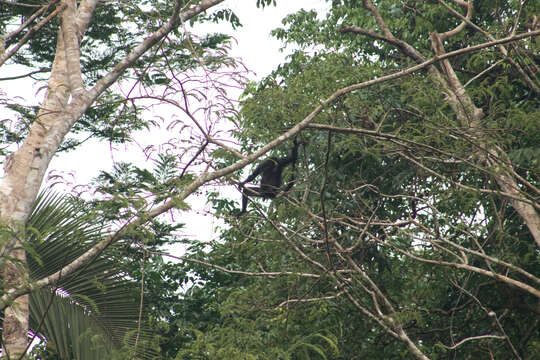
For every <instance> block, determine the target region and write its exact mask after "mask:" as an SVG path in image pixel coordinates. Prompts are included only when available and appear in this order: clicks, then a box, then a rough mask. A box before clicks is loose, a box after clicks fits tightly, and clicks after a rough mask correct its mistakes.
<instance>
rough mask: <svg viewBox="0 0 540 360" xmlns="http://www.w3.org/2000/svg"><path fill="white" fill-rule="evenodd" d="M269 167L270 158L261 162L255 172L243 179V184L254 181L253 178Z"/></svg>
mask: <svg viewBox="0 0 540 360" xmlns="http://www.w3.org/2000/svg"><path fill="white" fill-rule="evenodd" d="M267 167H268V160H266V161H263V162H262V163H260V164H259V166H257V167H256V168H255V170H253V172H252V173H251V174H250V175H249V176H248V177H247V178H246V180H244V181H242V183H241V185H242V186H244V184H246V183H248V182H250V181H253V179H255V178H256V177H257V176H259V174H260V173H262V172H263V171H264V169H266V168H267Z"/></svg>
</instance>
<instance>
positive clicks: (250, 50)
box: [0, 0, 330, 240]
mask: <svg viewBox="0 0 540 360" xmlns="http://www.w3.org/2000/svg"><path fill="white" fill-rule="evenodd" d="M255 3H256V1H255V0H227V1H225V3H224V5H223V6H227V7H230V8H232V9H233V11H234V12H235V13H236V14H237V15H238V17H239V18H240V21H241V22H242V24H243V27H240V28H237V29H236V30H232V28H231V27H230V26H229V25H227V24H218V25H207V26H208V28H210V29H212V31H214V32H224V33H229V34H230V35H233V36H234V38H235V39H236V41H237V43H236V44H233V48H232V52H231V53H232V55H233V56H234V57H240V58H242V61H243V63H244V64H245V65H246V66H247V68H248V69H249V70H251V71H253V72H254V73H256V78H257V79H260V78H262V77H264V76H266V75H267V74H269V73H270V72H271V71H272V70H273V69H274V68H276V67H277V65H279V64H280V63H281V62H283V60H284V58H285V56H286V55H288V54H289V53H290V52H291V51H287V52H285V53H281V52H279V49H280V47H281V46H282V44H281V43H280V42H279V41H278V40H275V39H273V38H271V37H270V31H271V30H273V29H275V28H277V27H280V26H282V24H281V20H282V18H283V17H285V16H286V15H287V14H290V13H292V12H295V11H297V10H299V9H301V8H303V9H306V10H310V9H316V10H317V12H318V13H324V12H325V11H326V10H327V9H328V8H329V6H330V5H329V4H328V3H326V2H325V1H324V0H278V1H277V3H278V6H277V7H272V6H270V7H266V8H264V9H261V8H257V7H256V6H255ZM199 26H200V25H197V26H196V29H198V28H199ZM205 29H206V25H205ZM14 72H16V71H14V69H13V68H11V67H9V66H3V67H1V68H0V77H4V76H8V75H9V76H13V75H14ZM20 73H21V74H22V73H25V70H24V69H21V71H20ZM254 78H255V76H254ZM21 85H22V86H21ZM42 85H43V84H39V85H36V84H32V83H31V82H29V81H26V82H25V81H21V80H17V81H10V82H5V81H4V82H0V89H1V90H3V91H4V92H5V93H7V94H8V96H14V95H18V96H22V97H25V98H26V99H27V100H28V101H31V100H30V99H32V98H33V97H34V96H35V94H36V93H38V89H39V86H42ZM30 88H31V89H32V90H30ZM39 95H41V96H43V91H41V92H40V93H39ZM41 96H40V97H41ZM0 112H1V113H4V111H0ZM2 118H3V116H2ZM126 150H127V149H122V147H118V148H117V151H114V152H111V149H110V148H109V147H108V146H107V144H104V143H103V142H102V143H97V142H89V143H88V144H87V145H85V146H84V147H82V148H80V149H78V150H75V151H72V152H68V153H64V154H61V155H60V156H57V157H55V158H54V159H53V161H52V162H51V165H50V167H49V169H50V170H53V171H54V170H56V171H60V172H61V173H63V174H64V175H66V174H70V173H71V174H73V178H72V181H73V183H74V184H76V183H79V184H85V183H88V181H89V180H90V179H91V178H93V177H95V176H96V175H97V174H98V171H99V170H110V169H111V168H112V165H113V161H118V160H120V159H121V158H122V153H125V152H126ZM131 151H133V149H131ZM115 153H116V154H115ZM68 178H69V176H68ZM66 180H67V178H66ZM201 201H202V198H200V197H199V198H198V199H196V198H195V199H192V200H191V201H190V203H191V204H192V205H193V206H194V208H198V209H194V210H199V211H201V210H203V207H204V204H202V203H201ZM194 202H195V203H194ZM196 203H198V204H196ZM184 215H188V216H187V217H186V218H183V219H177V220H180V221H182V222H186V223H187V224H188V225H190V226H189V228H190V229H188V235H190V234H189V233H192V234H191V235H194V236H197V237H198V238H200V239H201V240H203V239H206V240H209V238H210V237H211V236H212V235H211V234H212V227H213V225H212V224H208V225H205V226H200V220H201V218H200V215H198V216H197V214H194V213H190V214H184ZM205 219H206V221H210V223H211V219H208V217H205Z"/></svg>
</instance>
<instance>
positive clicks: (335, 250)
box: [178, 1, 540, 359]
mask: <svg viewBox="0 0 540 360" xmlns="http://www.w3.org/2000/svg"><path fill="white" fill-rule="evenodd" d="M333 4H334V6H333V7H332V10H331V11H330V12H329V13H328V14H326V17H325V18H321V15H322V14H316V13H314V12H306V11H301V12H299V13H297V14H293V15H290V16H289V17H287V18H286V19H285V20H284V25H285V27H284V28H282V29H278V30H276V31H275V32H274V34H275V35H276V36H277V37H278V38H279V39H282V40H283V41H285V42H288V43H294V44H297V45H299V46H300V50H298V51H297V52H296V53H295V54H294V55H293V56H292V57H291V58H290V60H289V61H288V62H287V63H286V64H283V65H282V66H280V67H279V68H278V69H277V70H276V71H275V72H274V73H272V74H271V75H270V76H269V77H268V78H266V79H264V80H263V81H262V82H261V83H259V84H252V85H251V86H250V87H248V88H247V89H246V92H245V94H244V100H243V101H242V103H241V111H242V112H241V115H242V129H241V131H239V132H238V134H237V136H238V138H239V139H241V140H242V141H243V143H244V144H245V146H246V149H253V148H255V147H257V146H258V145H259V144H264V143H265V142H266V141H267V140H266V139H268V138H273V137H276V136H278V135H279V134H280V133H282V132H283V131H285V130H286V129H288V128H290V127H291V126H293V125H294V124H296V123H297V122H299V121H300V120H302V119H303V118H304V117H305V116H307V115H308V114H309V113H310V112H311V111H312V110H313V109H314V108H315V107H316V106H317V105H318V104H319V101H321V99H325V98H327V97H328V96H330V95H331V94H332V93H333V92H334V91H336V90H338V89H340V88H343V87H345V86H348V85H352V84H355V83H360V82H362V81H366V80H369V79H373V78H376V77H378V76H381V75H385V74H389V73H393V72H395V71H397V70H399V69H403V68H405V67H407V66H409V65H411V64H414V61H412V60H411V59H408V58H407V57H406V56H405V55H404V54H403V53H402V52H401V51H400V50H399V49H397V48H396V47H394V46H393V45H392V44H389V43H386V42H383V41H376V40H374V39H370V38H369V37H367V36H361V35H351V34H342V33H340V31H339V26H338V25H337V24H343V25H355V26H360V27H363V28H367V29H370V30H373V31H376V30H377V26H376V24H375V20H374V18H373V16H371V14H370V13H369V12H368V11H366V10H365V9H363V8H362V5H361V4H360V2H351V1H345V2H343V1H337V2H333ZM519 5H520V4H519V3H518V2H515V1H514V2H505V3H504V4H503V3H498V4H495V3H492V2H475V10H474V15H473V17H472V18H471V21H472V22H473V23H475V24H478V25H479V26H481V27H482V28H484V29H485V30H486V31H488V32H489V33H490V34H491V35H493V36H494V37H495V38H500V37H504V36H506V34H507V31H508V26H509V25H510V24H513V22H514V21H518V23H519V26H518V27H517V29H516V31H517V32H518V33H519V32H523V31H526V30H527V24H530V19H532V15H533V14H535V13H537V12H538V10H539V9H538V4H532V3H527V4H526V5H525V6H524V7H523V8H522V9H521V13H520V15H519V18H516V13H517V11H518V9H519ZM377 8H378V9H379V11H380V14H381V16H382V17H383V19H384V20H385V21H386V22H387V24H388V27H389V28H390V30H391V31H392V33H393V34H394V35H395V36H396V37H399V38H400V39H402V40H404V41H406V42H407V43H408V44H409V45H411V46H413V47H414V48H416V49H417V50H418V51H419V52H420V53H421V54H423V56H424V57H425V58H429V57H431V56H433V55H432V52H431V50H430V47H431V46H430V42H429V32H432V31H438V32H444V31H447V30H450V29H452V28H453V27H455V26H456V25H458V24H459V19H456V18H455V17H452V16H450V15H449V14H448V13H447V11H446V10H445V9H444V8H443V7H442V6H440V5H435V4H434V3H432V2H417V1H414V2H413V1H409V2H401V3H397V2H394V1H381V2H377ZM456 10H459V9H458V8H456ZM510 19H512V20H511V21H510ZM485 41H486V38H485V37H484V35H482V34H480V33H479V32H477V31H475V30H474V29H471V28H466V29H465V30H464V31H462V32H461V33H460V34H459V35H457V36H454V37H450V38H449V39H448V41H447V42H445V48H446V50H447V51H451V50H455V49H460V48H464V47H467V46H470V45H473V44H477V43H481V42H485ZM508 48H509V49H510V55H509V56H510V57H511V58H512V59H513V60H514V61H516V62H517V63H519V64H521V65H522V66H523V67H525V69H527V71H529V72H528V74H529V75H532V79H533V80H534V82H535V83H536V84H537V85H538V84H540V77H539V73H538V72H536V71H535V70H534V69H538V66H539V65H540V58H539V57H538V49H539V48H538V44H537V43H536V42H535V41H531V40H525V41H523V42H522V43H520V44H515V45H512V46H509V47H508ZM312 49H316V51H313V50H312ZM336 49H339V51H336ZM495 62H499V63H498V65H497V66H496V67H494V68H493V69H492V70H491V71H488V72H486V73H485V74H483V75H482V76H480V77H477V75H478V74H479V73H480V72H482V71H483V70H485V69H486V68H488V67H489V65H490V64H493V63H495ZM451 64H452V66H453V68H454V71H456V73H457V76H458V78H459V79H460V80H461V81H462V83H463V84H464V83H467V82H468V81H469V80H471V82H470V83H468V84H467V88H466V89H467V92H468V94H469V95H470V96H471V98H472V99H473V100H474V102H475V104H476V106H478V107H480V108H482V109H483V111H484V114H485V116H484V118H483V128H484V130H485V133H486V134H487V135H486V137H485V143H484V144H483V145H481V144H479V143H478V142H476V141H474V140H473V136H472V135H471V134H470V133H468V131H469V129H467V128H466V127H464V125H463V124H462V123H461V122H460V120H459V119H458V118H457V117H456V114H455V113H454V112H453V109H452V108H451V106H449V105H448V102H447V101H446V99H445V96H444V95H443V93H442V91H441V90H437V89H436V87H435V86H434V82H433V79H432V78H431V77H430V76H429V75H427V74H426V73H425V72H418V73H416V74H414V75H410V76H407V77H403V78H401V79H399V80H394V81H392V82H387V83H381V84H380V85H375V86H371V87H369V88H367V89H363V90H359V91H357V92H354V93H351V94H347V95H346V96H342V97H340V98H339V99H337V100H336V101H334V102H333V103H332V104H331V105H329V106H327V107H326V108H325V109H324V111H323V112H322V113H321V114H320V115H318V116H317V118H316V120H315V122H316V123H317V124H320V125H327V126H332V127H334V128H338V129H345V130H346V129H363V130H367V131H366V132H364V133H360V132H359V133H356V134H347V133H346V131H345V130H342V131H340V130H335V131H330V132H329V131H325V130H322V129H320V128H313V127H312V128H309V129H307V130H305V131H303V132H302V133H301V135H300V137H301V138H302V139H304V140H305V141H306V142H307V145H306V146H305V147H303V148H302V151H301V154H300V159H301V160H300V164H299V174H298V178H299V179H301V180H299V181H298V182H297V184H296V185H295V187H294V189H293V190H292V191H291V192H290V193H289V194H288V195H287V196H285V197H283V198H280V199H276V200H274V201H272V202H271V203H269V202H266V203H263V202H257V206H256V207H254V208H253V209H254V210H252V213H251V216H245V217H244V218H242V219H241V220H240V221H238V222H237V221H235V220H232V218H229V219H231V220H230V221H231V222H230V227H229V228H226V229H225V230H223V233H222V234H221V237H220V241H219V242H216V243H213V244H211V247H210V249H207V248H206V249H205V251H203V249H202V248H201V247H197V246H195V247H194V248H192V249H191V253H192V254H193V255H192V256H194V257H195V258H196V259H200V260H204V261H206V262H208V263H212V264H218V265H221V266H224V267H226V268H228V269H231V270H243V271H248V272H254V273H261V272H263V273H264V272H278V273H282V274H281V275H274V276H270V275H266V276H264V274H261V276H259V277H250V276H240V275H230V276H231V278H230V279H229V280H227V281H223V280H221V278H217V277H218V276H219V277H222V276H223V275H219V273H218V272H216V273H213V272H211V273H208V269H206V268H204V267H201V266H199V265H193V266H189V267H188V269H190V270H191V271H193V272H195V273H196V274H197V275H198V277H197V278H198V279H199V281H200V282H201V283H199V282H196V283H195V284H193V285H192V288H191V289H190V290H189V291H188V292H187V293H186V299H185V300H184V303H185V304H186V305H187V304H190V303H191V302H192V301H194V300H195V299H200V294H205V296H204V297H205V298H206V300H205V301H204V302H203V304H200V305H199V309H200V312H206V313H208V311H211V313H212V314H214V316H215V317H214V319H215V323H214V324H209V323H208V322H207V321H205V322H203V323H202V324H201V323H200V322H198V320H197V319H193V318H192V317H191V316H189V317H186V318H185V319H187V320H189V321H190V324H192V325H191V326H194V327H196V330H193V336H194V341H193V342H192V343H190V344H189V347H187V350H181V351H180V353H179V354H181V355H179V356H178V359H195V358H204V359H245V358H249V359H251V358H253V359H304V358H306V359H307V358H311V359H317V358H326V359H360V358H370V359H375V358H377V359H401V358H404V357H408V356H411V354H410V353H409V355H406V354H407V353H408V348H407V345H406V344H405V343H404V342H401V341H398V340H396V339H395V337H393V336H392V335H390V332H391V331H388V330H385V329H384V326H380V324H381V322H382V323H383V324H384V325H388V322H385V321H387V320H385V316H384V315H388V314H391V315H390V316H391V317H393V318H394V319H395V320H396V321H397V322H399V323H400V325H401V327H402V329H404V331H405V332H406V333H407V334H408V336H409V337H410V339H411V340H412V341H413V342H414V343H415V344H416V345H417V347H418V348H419V349H420V350H421V351H422V352H423V353H424V354H425V355H426V356H428V357H430V358H433V359H437V358H449V357H451V358H454V359H466V358H475V359H481V358H489V357H493V358H517V357H518V356H519V357H521V358H523V359H533V358H534V357H535V356H536V354H538V352H539V351H540V332H539V330H538V329H539V326H538V314H539V310H538V309H539V302H538V298H536V297H535V296H533V295H531V294H530V293H526V292H524V291H523V290H520V289H518V288H516V287H513V286H511V285H509V284H508V283H505V282H503V281H498V280H497V279H496V278H493V277H489V276H485V275H483V274H481V273H479V272H478V271H471V270H469V269H467V268H464V267H462V268H456V267H453V266H440V265H438V262H444V261H445V262H449V263H459V264H470V265H471V266H474V267H475V268H476V269H484V270H488V271H493V272H494V273H499V274H501V275H502V274H504V275H508V276H509V277H510V278H515V279H517V280H519V281H523V282H524V283H529V284H531V285H532V286H533V287H536V288H538V283H536V284H535V283H534V281H532V280H529V279H526V277H525V276H524V275H523V274H520V273H518V272H517V271H516V269H523V270H525V271H526V272H528V273H530V274H533V275H536V276H538V275H539V274H540V261H539V259H540V258H539V253H538V248H537V246H536V245H535V243H534V241H533V239H532V237H531V235H530V233H529V231H528V229H527V227H526V226H525V223H524V220H523V218H521V217H520V216H519V215H518V214H517V213H516V212H515V210H514V209H513V208H512V207H511V205H510V203H509V201H508V200H507V199H505V198H504V197H501V196H500V195H499V194H498V192H497V189H498V185H497V183H496V181H495V180H494V179H493V177H492V176H491V175H493V170H492V169H490V168H489V167H486V165H485V164H482V163H479V162H475V161H476V160H477V158H475V156H474V154H479V153H482V152H484V151H486V147H489V146H492V145H493V146H497V147H500V148H501V149H503V150H504V152H506V154H508V159H509V161H511V163H512V166H513V167H514V168H515V170H516V172H517V173H518V174H519V175H520V176H522V181H523V182H524V183H525V182H529V183H530V184H531V185H532V186H533V187H534V186H538V184H539V180H540V178H539V175H540V163H539V162H538V159H539V158H540V147H539V145H538V144H540V137H539V136H540V131H539V130H540V106H539V100H538V99H539V98H538V94H535V93H534V91H533V89H531V88H530V87H529V86H528V84H526V83H525V82H524V81H523V78H522V77H521V76H520V74H519V73H518V71H517V70H516V68H515V67H514V66H512V64H510V63H509V62H508V60H506V58H505V57H504V56H503V55H502V54H501V53H500V52H499V51H498V50H497V48H490V49H487V50H484V51H481V52H476V53H469V54H466V55H463V56H459V57H456V58H454V59H452V60H451ZM530 71H532V73H531V72H530ZM278 84H279V85H278ZM373 130H377V132H378V134H374V131H373ZM369 131H372V132H371V133H370V132H369ZM288 146H289V144H287V145H284V146H282V147H281V148H280V149H279V151H278V152H276V154H284V153H285V152H287V151H289V150H288ZM471 154H472V155H471ZM522 191H523V196H524V198H528V199H530V200H532V201H535V199H538V197H537V196H538V195H537V194H535V192H534V189H533V188H532V187H527V186H522ZM214 203H215V206H216V210H217V211H218V212H219V213H221V214H223V215H224V216H227V215H229V214H234V212H235V211H236V210H234V207H235V206H238V205H237V204H236V205H235V204H234V203H231V202H230V201H227V200H221V199H219V198H217V199H214ZM264 205H267V206H264ZM463 249H468V250H469V252H463V251H464V250H463ZM471 251H476V252H479V253H482V254H486V255H489V256H491V257H492V259H499V260H501V261H506V262H508V263H510V264H513V265H514V266H515V268H513V269H510V268H508V267H506V266H503V265H501V264H500V263H499V264H497V263H495V262H493V261H486V260H485V259H482V258H481V257H479V256H478V255H477V254H476V255H475V254H474V253H472V252H471ZM461 256H463V257H465V258H466V259H467V260H466V262H462V260H461V259H462V258H461ZM426 261H427V262H426ZM184 266H186V265H184ZM295 273H296V274H297V275H294V274H295ZM302 274H304V275H305V274H313V275H316V276H317V277H309V276H303V275H302ZM372 284H375V286H373V285H372ZM375 289H378V291H381V293H382V294H383V295H379V294H377V293H376V290H375ZM208 292H210V293H209V294H208ZM385 299H386V300H387V301H388V302H389V303H390V305H391V307H392V308H393V309H394V312H390V311H389V310H388V307H385V305H384V302H385V301H386V300H385ZM362 309H363V310H362ZM379 312H381V314H383V315H379ZM378 322H379V323H378ZM390 329H391V328H390ZM391 330H392V329H391ZM486 334H491V335H494V336H498V337H492V338H485V339H479V340H472V341H467V342H464V343H463V344H459V346H456V347H455V348H452V349H450V348H449V347H450V346H453V345H455V344H457V343H459V342H460V341H461V340H463V339H467V338H470V337H474V336H480V335H486ZM504 336H508V340H505V339H504ZM323 339H324V340H323Z"/></svg>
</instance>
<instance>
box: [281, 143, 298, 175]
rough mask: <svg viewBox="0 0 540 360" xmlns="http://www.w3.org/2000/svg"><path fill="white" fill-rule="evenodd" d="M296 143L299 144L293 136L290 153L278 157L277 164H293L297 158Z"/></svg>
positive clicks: (282, 165)
mask: <svg viewBox="0 0 540 360" xmlns="http://www.w3.org/2000/svg"><path fill="white" fill-rule="evenodd" d="M298 145H299V143H298V141H297V140H296V138H294V139H293V148H292V151H291V154H290V155H289V156H286V157H284V158H282V159H278V160H277V162H278V166H281V167H282V168H283V167H284V166H287V165H289V164H291V163H293V164H294V163H296V160H298Z"/></svg>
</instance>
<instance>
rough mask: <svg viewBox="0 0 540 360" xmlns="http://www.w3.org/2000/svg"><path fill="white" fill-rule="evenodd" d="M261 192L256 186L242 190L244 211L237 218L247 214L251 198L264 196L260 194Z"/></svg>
mask: <svg viewBox="0 0 540 360" xmlns="http://www.w3.org/2000/svg"><path fill="white" fill-rule="evenodd" d="M259 190H260V189H259V187H256V186H244V188H243V190H242V210H241V211H240V213H238V215H236V216H237V217H238V216H240V215H242V214H243V213H245V212H246V209H247V204H248V197H249V196H255V197H261V196H263V195H262V194H261V193H260V192H259Z"/></svg>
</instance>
